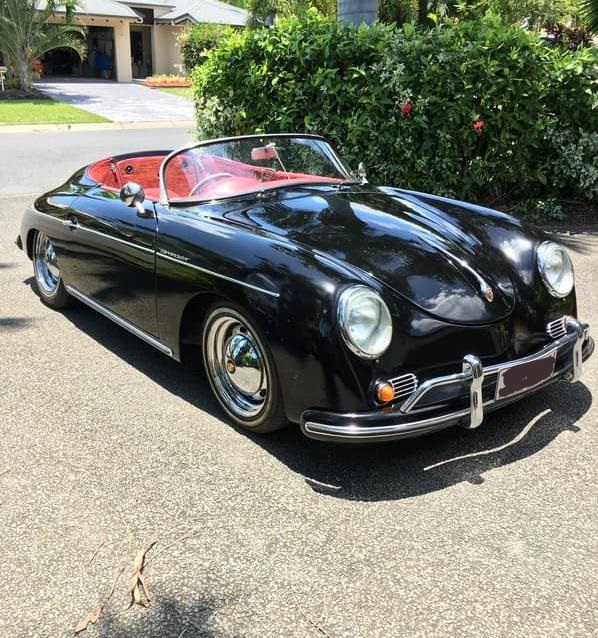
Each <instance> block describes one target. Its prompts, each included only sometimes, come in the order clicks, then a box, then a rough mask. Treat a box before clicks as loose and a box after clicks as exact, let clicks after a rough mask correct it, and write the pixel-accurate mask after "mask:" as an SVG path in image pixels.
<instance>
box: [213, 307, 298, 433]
mask: <svg viewBox="0 0 598 638" xmlns="http://www.w3.org/2000/svg"><path fill="white" fill-rule="evenodd" d="M201 341H202V358H203V364H204V369H205V372H206V376H207V378H208V381H209V383H210V387H211V388H212V392H213V393H214V396H215V397H216V399H217V400H218V402H219V403H220V405H221V406H222V408H223V409H224V411H225V412H226V414H227V415H228V417H229V418H230V419H231V420H232V421H233V422H234V423H235V424H236V425H238V426H240V427H242V428H244V429H245V430H249V431H251V432H259V433H266V432H274V431H275V430H279V429H281V428H283V427H286V426H287V425H288V424H289V422H288V419H287V417H286V415H285V412H284V405H283V401H282V395H281V392H280V381H279V379H278V374H277V373H276V368H275V366H274V361H273V359H272V354H271V353H270V348H269V347H268V345H267V343H266V341H265V339H264V338H263V337H262V335H261V334H260V332H259V330H258V329H257V328H256V327H255V325H254V324H253V323H252V321H251V320H250V319H248V317H247V315H246V314H245V312H244V311H243V309H242V308H240V307H238V306H236V305H234V304H229V303H218V304H215V305H213V306H212V307H211V308H210V309H209V310H208V312H207V314H206V318H205V321H204V323H203V327H202V339H201ZM235 375H237V376H235Z"/></svg>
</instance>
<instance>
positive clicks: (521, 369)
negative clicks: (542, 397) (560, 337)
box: [495, 349, 557, 401]
mask: <svg viewBox="0 0 598 638" xmlns="http://www.w3.org/2000/svg"><path fill="white" fill-rule="evenodd" d="M556 356H557V350H556V349H554V350H552V351H551V352H549V353H547V354H545V355H544V356H543V357H540V358H539V359H533V360H532V361H526V362H525V363H520V364H517V365H514V366H507V367H504V368H501V369H500V370H499V371H498V375H497V377H496V393H495V399H496V400H497V401H498V400H500V399H507V398H509V397H512V396H516V395H517V394H521V393H522V392H526V391H527V390H531V389H532V388H535V387H536V386H539V385H541V384H542V383H543V382H544V381H546V380H547V379H548V378H550V377H551V376H552V374H553V372H554V366H555V364H556Z"/></svg>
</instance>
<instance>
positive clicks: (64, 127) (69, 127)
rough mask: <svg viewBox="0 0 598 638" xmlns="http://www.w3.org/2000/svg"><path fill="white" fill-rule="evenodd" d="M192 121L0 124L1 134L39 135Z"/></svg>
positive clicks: (181, 124)
mask: <svg viewBox="0 0 598 638" xmlns="http://www.w3.org/2000/svg"><path fill="white" fill-rule="evenodd" d="M194 125H195V122H194V121H193V120H162V121H160V120H158V121H153V122H101V123H96V124H91V123H90V124H14V125H10V126H8V125H2V124H0V134H2V133H40V132H48V131H104V130H114V129H148V128H192V127H193V126H194Z"/></svg>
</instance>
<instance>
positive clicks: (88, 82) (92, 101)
mask: <svg viewBox="0 0 598 638" xmlns="http://www.w3.org/2000/svg"><path fill="white" fill-rule="evenodd" d="M35 86H36V87H37V88H38V89H40V90H41V91H43V92H44V93H47V94H48V95H50V96H51V97H52V98H54V99H55V100H58V101H60V102H66V103H67V104H71V105H73V106H77V107H79V108H82V109H85V110H86V111H91V112H92V113H95V114H96V115H101V116H103V117H107V118H108V119H109V120H112V121H113V122H156V121H177V122H181V121H191V120H193V118H194V110H193V101H192V100H188V99H186V98H183V97H180V96H178V95H171V94H169V93H164V92H163V91H158V90H157V89H150V88H148V87H146V86H143V85H141V84H139V83H138V82H122V83H121V82H112V81H110V80H92V79H87V78H86V79H78V78H62V79H58V78H57V79H54V78H49V79H46V78H44V79H42V80H39V81H38V82H36V83H35Z"/></svg>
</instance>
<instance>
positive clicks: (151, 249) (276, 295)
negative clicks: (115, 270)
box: [62, 222, 280, 297]
mask: <svg viewBox="0 0 598 638" xmlns="http://www.w3.org/2000/svg"><path fill="white" fill-rule="evenodd" d="M62 223H63V224H65V225H66V222H62ZM72 230H84V231H85V232H86V233H93V234H94V235H100V236H101V237H106V239H111V240H112V241H116V242H120V243H121V244H125V245H127V246H131V247H132V248H137V249H139V250H141V251H144V252H147V253H151V254H153V253H154V252H156V256H157V257H162V259H168V260H169V261H173V262H175V263H177V264H181V265H183V266H187V267H188V268H193V269H195V270H199V271H200V272H203V273H206V274H207V275H212V276H213V277H218V278H219V279H225V280H226V281H230V282H232V283H235V284H239V285H240V286H245V287H246V288H251V289H252V290H256V291H257V292H263V293H264V294H265V295H270V296H271V297H280V293H278V292H274V291H272V290H267V289H266V288H260V287H259V286H254V285H253V284H248V283H247V282H245V281H240V280H239V279H234V278H233V277H229V276H227V275H222V274H220V273H218V272H214V271H213V270H208V269H207V268H202V267H201V266H195V265H194V264H190V263H187V262H186V261H182V260H181V259H176V258H174V257H170V256H169V255H165V254H164V253H161V252H159V251H154V249H153V248H147V247H146V246H141V245H139V244H133V243H132V242H130V241H126V240H125V239H120V238H119V237H113V236H112V235H107V234H105V233H102V232H100V231H99V230H92V229H91V228H86V227H85V226H81V225H79V224H77V226H76V227H72Z"/></svg>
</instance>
